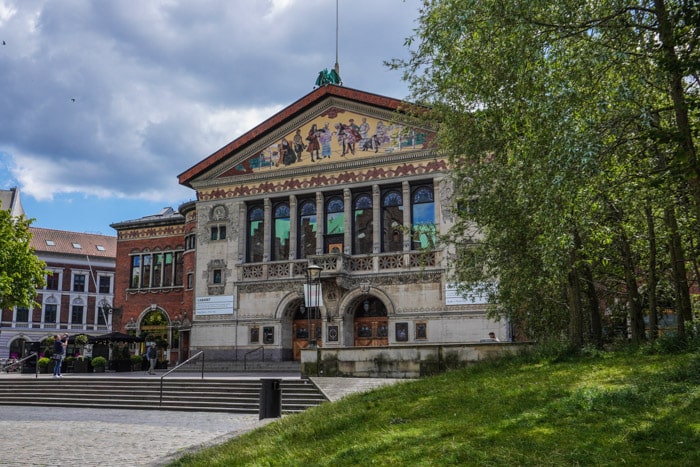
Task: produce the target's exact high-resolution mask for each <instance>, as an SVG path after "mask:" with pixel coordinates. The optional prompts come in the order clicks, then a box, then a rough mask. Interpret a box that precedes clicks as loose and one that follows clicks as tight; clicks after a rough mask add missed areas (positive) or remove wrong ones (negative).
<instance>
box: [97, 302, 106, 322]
mask: <svg viewBox="0 0 700 467" xmlns="http://www.w3.org/2000/svg"><path fill="white" fill-rule="evenodd" d="M97 324H98V326H106V325H107V309H106V308H103V307H98V308H97Z"/></svg>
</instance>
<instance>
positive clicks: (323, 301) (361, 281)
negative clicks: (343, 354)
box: [115, 85, 507, 360]
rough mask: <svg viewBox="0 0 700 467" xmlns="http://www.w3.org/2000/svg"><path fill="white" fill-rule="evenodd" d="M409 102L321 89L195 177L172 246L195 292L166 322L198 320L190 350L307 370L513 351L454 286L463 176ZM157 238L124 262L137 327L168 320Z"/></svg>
mask: <svg viewBox="0 0 700 467" xmlns="http://www.w3.org/2000/svg"><path fill="white" fill-rule="evenodd" d="M403 105H404V103H403V102H402V101H399V100H395V99H392V98H388V97H383V96H379V95H375V94H370V93H366V92H362V91H358V90H353V89H349V88H346V87H342V86H337V85H326V86H321V87H319V88H317V89H315V90H313V91H312V92H310V93H309V94H308V95H306V96H304V97H303V98H301V99H299V100H298V101H296V102H294V103H293V104H291V105H290V106H289V107H287V108H285V109H284V110H282V111H280V112H279V113H277V114H276V115H273V116H272V117H270V118H269V119H268V120H266V121H264V122H263V123H261V124H260V125H258V126H257V127H255V128H253V129H251V130H250V131H249V132H248V133H246V134H244V135H243V136H241V137H239V138H237V139H236V140H234V141H232V142H230V143H229V144H227V145H226V146H224V147H223V148H221V149H219V150H218V151H216V152H214V153H213V154H211V155H210V156H208V157H206V158H205V159H203V160H202V161H201V162H199V163H198V164H196V165H194V166H193V167H191V168H189V169H188V170H186V171H184V172H183V173H181V174H180V175H179V182H180V183H181V184H182V185H185V186H187V187H190V188H192V189H193V190H194V191H195V192H196V201H195V202H192V203H188V204H186V205H184V206H183V207H181V208H180V212H179V213H177V215H178V216H179V217H178V216H175V214H173V215H174V216H175V217H178V219H177V222H179V225H180V231H181V233H180V235H182V238H181V240H180V241H175V240H174V239H173V241H172V242H169V243H168V245H169V247H168V248H170V249H171V250H172V252H173V254H174V255H175V256H173V257H174V258H177V255H178V252H179V253H180V254H181V255H182V262H183V268H182V281H181V283H180V284H179V285H176V284H175V283H173V284H172V286H173V287H176V286H177V287H179V290H181V291H182V292H187V291H191V294H190V297H189V298H187V299H184V300H183V302H182V304H176V303H174V302H172V303H171V307H172V308H173V309H172V310H166V314H168V313H169V316H170V317H171V319H173V317H175V316H182V315H183V314H188V316H189V317H190V318H191V323H188V324H191V328H189V327H188V332H189V336H188V339H189V340H188V346H189V352H190V353H192V352H194V351H197V350H204V351H205V352H206V355H207V359H214V360H237V359H243V358H244V356H245V355H246V354H248V355H250V357H248V358H256V359H259V358H261V357H262V355H263V354H264V358H265V360H298V359H299V358H300V349H303V348H306V347H309V346H318V347H323V348H337V347H343V348H347V347H366V346H403V345H412V346H415V345H420V344H444V343H464V342H477V341H479V340H480V339H481V338H483V337H485V336H487V335H488V332H489V331H494V332H496V334H497V335H499V337H500V338H501V339H502V340H505V338H506V337H507V336H506V329H505V325H504V324H503V323H497V322H494V321H491V320H489V319H488V318H487V317H486V305H485V304H484V303H480V301H479V300H473V299H469V298H463V297H461V296H460V295H459V294H457V293H456V291H455V289H454V287H451V285H450V284H449V282H448V276H447V270H446V268H447V261H446V254H445V251H444V250H443V249H442V248H441V247H440V246H439V245H438V244H437V242H436V239H437V237H438V235H439V234H440V233H444V232H446V231H447V229H448V228H449V227H450V225H451V215H450V212H451V211H450V209H451V207H452V206H451V204H450V202H451V199H450V195H451V189H450V183H449V177H448V174H449V166H448V163H447V160H446V158H445V157H444V156H442V155H441V154H440V152H439V151H438V150H437V148H436V147H435V146H434V144H433V133H432V132H431V129H430V128H426V127H422V126H421V125H417V124H409V123H408V122H409V121H410V120H411V119H409V118H408V117H407V116H406V115H405V114H403V113H402V106H403ZM174 219H175V218H174V217H173V219H171V220H174ZM127 226H129V224H128V223H122V224H121V225H116V227H115V228H117V230H118V231H119V241H120V242H122V241H123V236H124V233H125V227H127ZM131 227H135V225H131ZM150 228H151V230H148V229H143V230H142V231H140V232H141V233H136V232H135V231H132V233H131V239H132V242H131V244H130V246H129V248H128V251H126V250H123V249H119V250H118V252H119V253H118V256H119V258H118V263H120V264H123V265H125V266H124V267H123V269H121V268H120V266H118V271H124V273H126V270H127V269H128V276H129V277H128V279H125V281H128V284H126V285H127V291H126V292H127V293H126V296H127V297H131V296H133V297H137V296H139V294H141V296H142V298H141V299H140V300H141V302H142V303H141V302H140V304H139V307H140V309H138V310H135V312H136V313H135V314H133V312H132V314H133V316H132V317H133V318H134V320H135V321H136V324H137V325H138V324H139V319H140V317H142V316H143V315H144V314H145V313H146V312H147V310H148V309H150V308H149V307H150V306H151V305H149V304H148V303H146V302H147V301H148V300H149V299H150V300H152V305H153V309H160V308H166V307H161V306H160V305H159V304H158V302H157V299H158V298H159V297H160V296H162V295H163V294H160V293H159V294H146V292H148V291H152V290H154V289H163V284H160V285H159V283H157V282H154V280H155V277H156V276H155V271H156V269H155V268H156V261H163V260H162V259H158V260H156V259H155V258H156V256H153V255H154V253H155V252H154V250H153V248H149V247H148V245H147V243H148V238H149V235H151V236H157V235H158V229H157V228H155V226H154V225H151V226H150ZM149 232H150V233H149ZM137 239H138V240H139V242H137V243H136V244H134V243H133V241H134V240H137ZM124 240H125V239H124ZM161 243H162V242H161ZM169 251H170V250H169ZM122 253H123V254H122ZM157 254H160V253H157ZM124 255H126V257H124ZM146 261H148V265H147V263H146ZM127 263H128V264H127ZM159 264H160V266H159V267H160V269H159V270H160V271H161V274H162V271H163V268H164V267H165V263H162V262H161V263H159ZM118 274H119V272H118ZM158 280H160V279H158ZM130 294H131V295H130ZM129 300H131V298H129ZM124 313H125V315H124V316H125V317H127V316H129V313H130V311H129V308H128V306H126V307H125V309H124Z"/></svg>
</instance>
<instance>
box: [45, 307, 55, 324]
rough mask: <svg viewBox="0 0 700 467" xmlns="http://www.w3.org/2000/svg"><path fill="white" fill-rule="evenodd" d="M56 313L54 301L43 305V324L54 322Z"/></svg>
mask: <svg viewBox="0 0 700 467" xmlns="http://www.w3.org/2000/svg"><path fill="white" fill-rule="evenodd" d="M57 314H58V305H56V304H55V303H51V304H45V305H44V324H49V325H51V324H56V315H57Z"/></svg>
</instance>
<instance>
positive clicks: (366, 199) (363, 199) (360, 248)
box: [352, 193, 373, 255]
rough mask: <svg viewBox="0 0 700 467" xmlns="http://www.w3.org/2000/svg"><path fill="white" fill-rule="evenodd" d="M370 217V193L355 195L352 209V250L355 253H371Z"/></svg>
mask: <svg viewBox="0 0 700 467" xmlns="http://www.w3.org/2000/svg"><path fill="white" fill-rule="evenodd" d="M372 217H373V214H372V195H371V194H369V193H360V194H358V195H356V196H355V200H354V202H353V209H352V224H353V225H352V229H353V231H352V233H353V235H352V236H353V248H352V250H353V253H354V254H356V255H365V254H370V253H372V238H373V237H372V234H373V224H372Z"/></svg>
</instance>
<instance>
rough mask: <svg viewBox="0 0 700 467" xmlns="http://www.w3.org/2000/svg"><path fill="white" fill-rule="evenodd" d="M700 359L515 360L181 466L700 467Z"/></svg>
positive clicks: (373, 398) (316, 418)
mask: <svg viewBox="0 0 700 467" xmlns="http://www.w3.org/2000/svg"><path fill="white" fill-rule="evenodd" d="M699 383H700V354H698V353H684V354H673V355H642V354H631V353H604V354H597V355H596V356H592V357H580V358H570V359H565V360H563V361H540V362H537V363H532V362H528V361H526V360H524V359H514V360H508V361H501V362H491V363H482V364H479V365H478V366H474V367H471V368H469V369H465V370H459V371H453V372H450V373H447V374H443V375H440V376H435V377H430V378H425V379H421V380H414V381H408V382H405V383H400V384H397V385H394V386H390V387H385V388H381V389H378V390H375V391H372V392H368V393H364V394H357V395H354V396H350V397H347V398H345V399H343V400H341V401H338V402H335V403H327V404H324V405H322V406H320V407H317V408H314V409H310V410H308V411H306V412H304V413H302V414H298V415H290V416H285V417H283V418H282V419H280V420H278V421H275V422H273V423H270V424H268V425H267V426H264V427H262V428H260V429H257V430H255V431H253V432H250V433H248V434H246V435H243V436H241V437H239V438H236V439H233V440H231V441H229V442H227V443H225V444H222V445H220V446H216V447H213V448H209V449H206V450H204V451H201V452H198V453H194V454H186V455H184V456H183V457H182V458H181V459H179V460H178V461H176V462H174V463H173V464H171V465H172V466H216V465H219V466H237V465H260V466H263V465H271V466H298V465H299V466H300V465H307V466H308V465H314V466H316V465H328V466H343V465H347V466H365V465H401V466H404V465H411V466H419V465H425V466H432V465H478V466H489V465H494V466H496V465H498V466H503V465H533V466H534V465H536V466H559V465H577V466H578V465H596V466H604V465H627V466H664V465H669V466H670V465H673V466H686V465H687V466H697V465H700V385H699Z"/></svg>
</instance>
